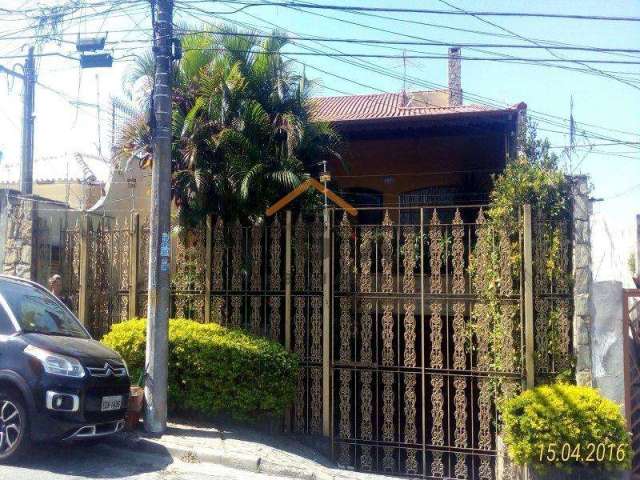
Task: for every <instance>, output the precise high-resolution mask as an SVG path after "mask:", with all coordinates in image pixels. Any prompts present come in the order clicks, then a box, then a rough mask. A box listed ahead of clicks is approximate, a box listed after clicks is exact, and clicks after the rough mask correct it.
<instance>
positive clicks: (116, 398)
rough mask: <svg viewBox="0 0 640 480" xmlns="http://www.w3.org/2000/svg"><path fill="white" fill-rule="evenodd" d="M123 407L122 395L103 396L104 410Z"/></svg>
mask: <svg viewBox="0 0 640 480" xmlns="http://www.w3.org/2000/svg"><path fill="white" fill-rule="evenodd" d="M121 408H122V395H113V396H110V397H102V408H101V410H102V411H103V412H109V411H111V410H120V409H121Z"/></svg>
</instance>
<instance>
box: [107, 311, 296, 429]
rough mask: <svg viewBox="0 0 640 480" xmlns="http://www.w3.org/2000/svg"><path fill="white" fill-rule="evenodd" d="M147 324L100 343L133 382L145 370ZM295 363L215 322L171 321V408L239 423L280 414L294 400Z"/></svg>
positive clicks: (277, 348)
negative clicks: (115, 355)
mask: <svg viewBox="0 0 640 480" xmlns="http://www.w3.org/2000/svg"><path fill="white" fill-rule="evenodd" d="M145 337H146V321H145V320H144V319H133V320H129V321H126V322H122V323H118V324H115V325H113V327H112V329H111V331H110V332H109V333H108V334H107V335H106V336H105V337H104V338H103V339H102V341H103V343H105V344H106V345H108V346H109V347H111V348H113V349H114V350H116V351H117V352H118V353H120V354H121V355H122V356H123V358H124V359H125V360H126V361H127V364H128V365H129V369H130V372H131V378H132V380H133V381H136V380H137V379H138V378H140V373H141V372H142V369H143V367H144V357H145V344H146V342H145ZM297 373H298V360H297V357H296V356H295V355H294V354H291V353H288V352H287V351H286V350H285V349H284V348H283V347H282V346H281V345H280V344H278V343H276V342H272V341H271V340H267V339H265V338H260V337H255V336H253V335H250V334H247V333H245V332H243V331H241V330H232V329H227V328H225V327H222V326H220V325H218V324H215V323H207V324H202V323H198V322H194V321H191V320H183V319H172V320H170V321H169V393H168V396H169V399H168V400H169V409H170V410H171V411H191V412H197V413H201V414H205V415H212V414H215V413H218V412H226V413H230V414H231V415H233V416H234V417H235V418H239V419H249V418H256V416H259V415H261V414H279V413H281V412H282V411H283V410H284V409H285V408H286V407H287V406H288V405H289V404H290V403H291V401H292V400H293V396H294V392H295V382H296V378H297Z"/></svg>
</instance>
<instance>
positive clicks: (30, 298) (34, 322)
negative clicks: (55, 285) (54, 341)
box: [0, 281, 89, 338]
mask: <svg viewBox="0 0 640 480" xmlns="http://www.w3.org/2000/svg"><path fill="white" fill-rule="evenodd" d="M0 294H2V296H3V297H4V299H5V300H6V301H7V303H8V304H9V308H10V309H11V311H12V312H13V315H14V316H15V317H16V320H17V321H18V324H19V325H20V328H21V330H22V331H23V332H24V333H43V334H45V335H61V336H66V337H78V338H89V337H88V336H87V332H86V331H85V330H84V328H82V325H80V322H79V321H78V319H76V317H75V316H74V315H73V314H72V313H70V312H69V310H67V308H66V307H65V306H64V305H63V304H62V302H60V300H58V299H57V298H56V297H54V296H53V295H51V294H50V293H49V292H46V291H44V290H42V289H40V288H37V287H34V286H32V285H29V284H26V283H20V282H14V281H3V282H0Z"/></svg>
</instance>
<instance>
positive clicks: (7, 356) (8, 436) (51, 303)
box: [0, 275, 130, 462]
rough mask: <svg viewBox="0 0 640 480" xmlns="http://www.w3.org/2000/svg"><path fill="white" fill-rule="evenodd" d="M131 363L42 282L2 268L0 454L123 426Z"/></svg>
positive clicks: (3, 457) (0, 458) (2, 456)
mask: <svg viewBox="0 0 640 480" xmlns="http://www.w3.org/2000/svg"><path fill="white" fill-rule="evenodd" d="M129 385H130V383H129V373H128V370H127V365H126V364H125V362H124V361H123V360H122V358H121V357H120V356H119V355H118V354H117V353H116V352H114V351H112V350H110V349H108V348H107V347H105V346H103V345H102V344H100V343H99V342H97V341H96V340H93V339H92V338H91V336H90V335H89V333H88V332H87V331H86V330H85V328H84V327H83V326H82V324H81V323H80V322H79V321H78V319H77V318H76V317H75V316H74V315H73V313H71V311H70V310H69V309H68V308H67V307H66V306H65V305H64V304H63V303H62V302H61V301H59V300H58V299H57V298H56V297H55V296H53V295H52V294H50V293H49V292H48V291H47V290H46V289H44V288H43V287H42V286H40V285H38V284H36V283H33V282H30V281H26V280H21V279H18V278H13V277H7V276H4V275H0V462H2V461H3V460H7V459H9V458H11V457H14V456H16V455H18V454H20V453H21V452H23V451H24V450H25V449H26V448H27V446H28V444H29V442H30V441H31V440H33V441H45V440H47V441H51V440H75V439H87V438H96V437H101V436H105V435H109V434H112V433H115V432H118V431H119V430H121V429H122V428H123V426H124V416H125V412H126V407H127V402H128V398H129Z"/></svg>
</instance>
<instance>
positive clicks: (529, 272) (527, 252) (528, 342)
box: [523, 204, 535, 388]
mask: <svg viewBox="0 0 640 480" xmlns="http://www.w3.org/2000/svg"><path fill="white" fill-rule="evenodd" d="M532 237H533V235H532V222H531V205H528V204H527V205H525V206H524V242H523V243H524V244H523V250H524V252H523V257H524V334H525V367H526V372H527V388H533V387H534V386H535V343H534V328H533V245H532V241H533V238H532Z"/></svg>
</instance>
